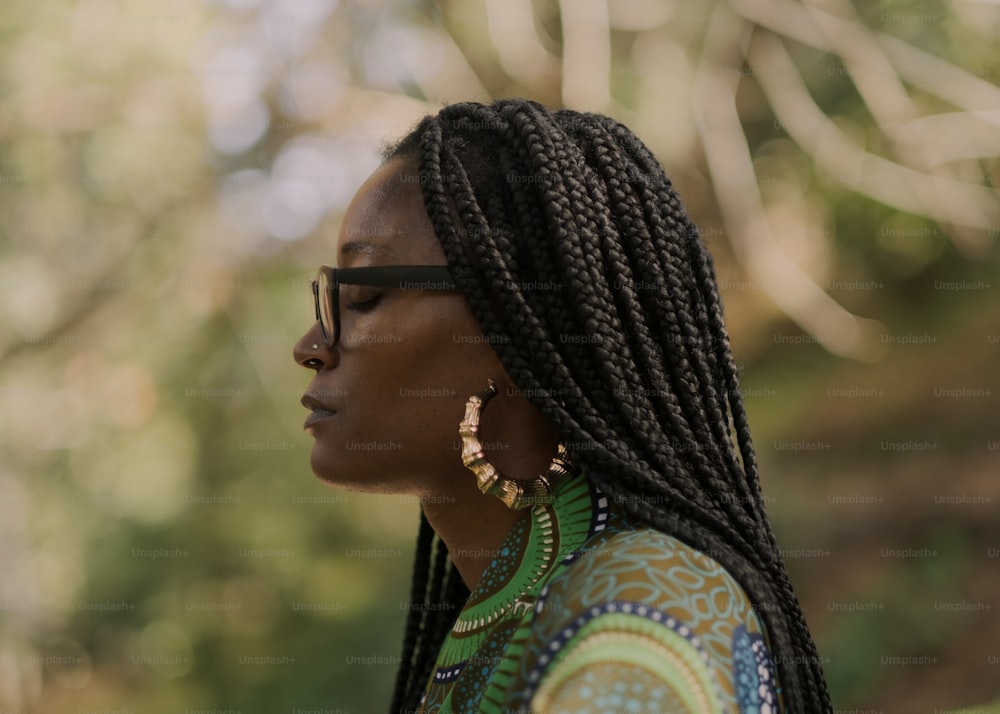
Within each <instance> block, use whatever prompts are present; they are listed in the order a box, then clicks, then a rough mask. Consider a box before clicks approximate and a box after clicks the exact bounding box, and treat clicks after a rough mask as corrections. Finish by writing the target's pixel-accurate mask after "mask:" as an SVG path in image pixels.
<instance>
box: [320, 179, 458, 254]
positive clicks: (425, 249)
mask: <svg viewBox="0 0 1000 714" xmlns="http://www.w3.org/2000/svg"><path fill="white" fill-rule="evenodd" d="M355 263H364V264H370V265H375V264H387V265H388V264H405V263H414V264H422V263H432V264H433V263H444V253H443V252H442V251H441V248H440V245H439V244H438V241H437V238H435V236H434V228H433V226H432V225H431V222H430V219H429V218H428V217H427V212H426V211H425V210H424V204H423V198H422V196H421V191H420V183H419V179H418V175H417V172H416V170H415V168H414V167H413V166H412V165H411V164H410V163H409V162H407V161H404V160H402V159H393V160H391V161H387V162H386V163H384V164H382V166H380V167H379V168H378V169H377V170H376V171H375V172H374V173H373V174H372V175H371V176H370V177H369V178H368V180H367V181H365V183H364V184H362V186H361V188H359V189H358V192H357V193H356V194H355V195H354V198H353V199H352V200H351V203H350V205H348V207H347V211H346V213H345V214H344V221H343V223H342V224H341V227H340V236H339V238H338V240H337V264H338V265H339V266H341V267H346V266H347V265H350V264H355Z"/></svg>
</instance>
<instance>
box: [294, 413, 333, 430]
mask: <svg viewBox="0 0 1000 714" xmlns="http://www.w3.org/2000/svg"><path fill="white" fill-rule="evenodd" d="M335 416H337V412H332V411H330V410H329V409H313V410H312V411H311V412H310V413H309V416H307V417H306V420H305V422H303V424H302V428H303V429H305V430H307V431H308V430H309V428H310V427H312V426H313V425H314V424H316V422H318V421H322V420H323V419H329V418H330V417H335Z"/></svg>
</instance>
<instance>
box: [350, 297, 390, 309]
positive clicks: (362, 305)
mask: <svg viewBox="0 0 1000 714" xmlns="http://www.w3.org/2000/svg"><path fill="white" fill-rule="evenodd" d="M381 299H382V296H381V295H376V296H375V297H373V298H370V299H368V300H363V301H361V302H349V303H347V304H346V305H344V307H346V308H347V309H348V310H350V311H351V312H368V311H369V310H372V309H373V308H374V307H375V306H376V305H378V302H379V300H381Z"/></svg>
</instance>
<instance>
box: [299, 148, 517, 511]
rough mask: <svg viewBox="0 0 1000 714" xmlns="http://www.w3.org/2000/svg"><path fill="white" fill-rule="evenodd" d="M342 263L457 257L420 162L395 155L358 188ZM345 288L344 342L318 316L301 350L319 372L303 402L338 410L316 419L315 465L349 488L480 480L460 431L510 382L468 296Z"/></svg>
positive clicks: (346, 224) (342, 239) (424, 487)
mask: <svg viewBox="0 0 1000 714" xmlns="http://www.w3.org/2000/svg"><path fill="white" fill-rule="evenodd" d="M332 258H333V256H331V260H330V261H327V262H331V263H332V262H334V261H333V260H332ZM336 264H337V266H338V267H340V268H347V267H363V266H374V265H445V264H446V260H445V257H444V253H443V251H442V250H441V247H440V245H439V243H438V241H437V239H436V238H435V236H434V229H433V227H432V225H431V222H430V219H429V218H428V217H427V214H426V212H425V210H424V206H423V202H422V199H421V191H420V184H419V182H418V177H417V174H416V171H415V170H414V169H413V167H412V166H411V164H410V162H408V161H405V160H401V159H394V160H392V161H389V162H387V163H386V164H384V165H383V166H382V167H381V168H379V169H378V170H377V171H376V172H375V173H374V174H373V175H372V176H371V177H370V178H369V179H368V181H367V182H365V184H364V185H363V186H362V187H361V189H360V190H359V191H358V192H357V194H356V195H355V197H354V199H353V200H352V201H351V204H350V205H349V206H348V208H347V213H346V214H345V216H344V221H343V224H342V225H341V229H340V235H339V237H338V240H337V253H336ZM340 291H341V292H340V311H341V312H340V316H341V334H340V341H339V343H338V344H336V345H334V346H333V347H327V346H326V344H325V343H324V341H323V337H322V334H321V331H320V326H319V323H318V322H317V323H315V324H313V326H312V327H310V328H309V329H308V330H307V331H306V333H305V335H303V337H302V338H301V339H300V340H299V342H298V343H297V344H296V346H295V350H294V355H295V360H296V361H297V362H298V363H299V364H302V365H303V366H305V367H308V368H310V369H314V370H315V372H316V374H315V377H314V378H313V380H312V382H311V383H310V385H309V387H308V389H307V390H306V396H304V397H303V403H304V404H305V405H306V406H307V408H309V409H311V410H314V409H317V408H321V409H325V410H328V411H330V412H333V414H331V415H326V416H323V412H322V411H320V412H315V413H314V414H313V415H312V416H311V417H310V419H309V421H310V422H311V423H310V424H309V425H308V426H307V431H309V432H310V433H311V434H312V435H313V437H314V439H315V441H314V444H313V450H312V456H311V465H312V469H313V471H314V472H315V474H316V475H317V476H319V477H320V478H321V479H323V480H325V481H327V482H328V483H330V484H332V485H336V486H338V487H342V488H348V489H352V490H363V491H370V492H388V493H410V494H414V495H418V496H434V495H440V494H444V493H449V492H451V487H450V486H449V484H454V483H455V479H461V480H462V482H463V483H470V484H471V483H472V482H473V479H472V478H471V476H470V475H469V473H468V472H467V471H465V470H464V467H463V466H462V461H461V446H460V440H459V437H458V423H459V421H461V419H462V417H463V414H464V408H465V407H464V405H465V401H466V400H467V399H468V398H469V396H471V395H472V394H475V393H476V392H479V391H481V390H482V389H483V388H484V387H485V386H486V383H487V379H488V378H490V377H492V378H493V379H496V380H497V382H498V385H499V384H501V383H507V384H509V380H508V378H507V377H506V374H505V372H504V370H503V367H502V365H501V363H500V361H499V359H498V358H497V357H496V354H495V353H494V352H493V350H492V348H491V347H490V346H489V345H488V344H484V343H483V340H482V332H481V330H480V328H479V325H478V323H477V322H476V319H475V317H474V316H473V314H472V312H471V310H470V309H469V307H468V305H467V303H466V302H465V298H464V297H463V296H462V295H461V293H458V292H430V291H416V290H402V289H398V288H391V289H386V288H372V287H362V286H354V285H342V286H341V287H340ZM313 345H318V348H316V349H314V348H313ZM496 401H498V402H499V401H502V400H500V399H499V398H498V399H497V400H496ZM492 406H493V405H492V404H491V407H492ZM317 417H322V418H317ZM484 435H486V436H488V432H487V431H486V425H485V424H484Z"/></svg>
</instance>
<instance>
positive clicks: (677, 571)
mask: <svg viewBox="0 0 1000 714" xmlns="http://www.w3.org/2000/svg"><path fill="white" fill-rule="evenodd" d="M779 691H780V689H779V688H778V686H777V682H776V680H775V669H774V665H773V662H772V659H771V656H770V652H769V649H768V646H767V639H766V636H765V634H764V631H763V627H762V625H761V622H760V620H759V619H758V617H757V614H756V613H755V612H754V611H753V609H752V608H751V606H750V603H749V600H748V599H747V596H746V593H745V592H744V591H743V589H742V588H741V587H740V586H739V585H738V584H737V583H736V581H735V580H734V579H733V578H732V576H731V575H729V573H728V572H726V571H725V570H724V569H723V568H722V566H721V565H719V564H718V563H717V562H715V561H714V560H712V559H711V558H709V557H707V556H706V555H704V554H703V553H701V552H699V551H697V550H694V549H692V548H690V547H688V546H686V545H684V544H683V543H681V542H680V541H679V540H677V539H676V538H673V537H671V536H668V535H666V534H664V533H661V532H659V531H656V530H653V529H650V528H648V527H645V526H642V525H638V526H636V525H633V524H631V523H630V522H629V520H628V518H627V517H626V516H625V515H624V514H623V513H621V512H620V511H619V510H618V509H617V508H615V507H613V506H612V505H611V504H610V503H609V499H608V498H607V497H606V496H604V495H603V494H601V493H600V492H599V491H597V490H596V488H594V487H593V486H592V485H591V484H590V483H589V482H588V481H587V480H586V479H584V478H583V477H581V476H574V477H573V478H571V479H568V480H567V481H566V482H564V483H563V484H562V485H560V487H559V489H558V491H557V494H556V498H555V501H554V502H553V503H552V504H551V505H549V506H535V507H534V508H533V509H532V510H531V511H530V512H529V513H526V514H525V517H524V518H522V519H520V520H519V521H518V522H517V524H516V525H515V526H514V528H513V529H512V530H511V532H510V533H509V534H508V536H507V538H506V539H505V540H504V542H503V544H502V545H501V547H500V549H499V551H498V553H497V556H496V558H494V559H493V561H492V562H491V563H490V564H489V566H487V568H486V570H485V571H484V572H483V575H482V577H481V578H480V580H479V582H478V583H477V585H476V588H475V589H474V590H473V592H472V593H471V595H470V596H469V599H468V602H467V603H466V605H465V607H464V608H463V610H462V612H461V614H460V615H459V617H458V619H457V620H456V622H455V625H454V627H453V628H452V631H451V632H450V633H449V635H448V637H447V639H446V640H445V642H444V644H443V645H442V647H441V651H440V653H439V655H438V659H437V662H436V665H435V668H434V671H433V672H432V674H431V678H430V681H429V683H428V686H427V690H426V692H425V694H424V699H423V702H422V704H421V709H420V711H422V712H484V713H492V712H504V713H510V712H528V711H537V712H574V713H577V712H579V713H589V712H594V713H597V712H601V713H605V712H607V713H610V712H614V714H625V713H626V712H643V713H651V712H698V713H699V714H702V713H705V712H713V713H714V712H755V713H759V714H775V713H777V712H780V711H782V709H781V701H780V696H779V694H778V692H779Z"/></svg>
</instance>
